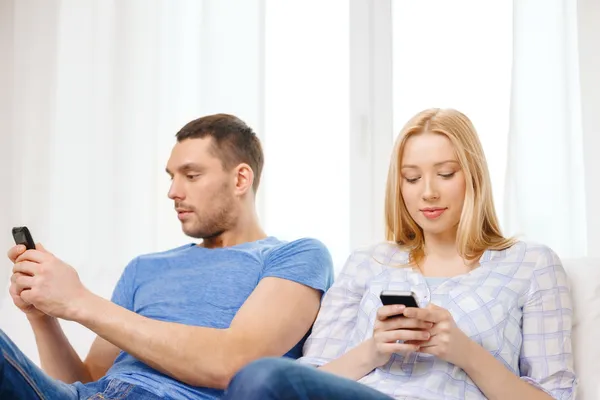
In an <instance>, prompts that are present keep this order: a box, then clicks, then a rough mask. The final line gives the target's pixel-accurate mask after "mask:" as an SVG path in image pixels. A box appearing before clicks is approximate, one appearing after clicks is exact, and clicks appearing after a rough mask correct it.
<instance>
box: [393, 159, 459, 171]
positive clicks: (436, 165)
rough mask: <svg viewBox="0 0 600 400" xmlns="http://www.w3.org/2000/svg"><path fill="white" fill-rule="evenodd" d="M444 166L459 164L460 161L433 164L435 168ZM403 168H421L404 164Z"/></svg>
mask: <svg viewBox="0 0 600 400" xmlns="http://www.w3.org/2000/svg"><path fill="white" fill-rule="evenodd" d="M444 164H458V161H456V160H446V161H440V162H438V163H435V164H433V166H434V167H439V166H440V165H444ZM402 168H403V169H404V168H419V167H418V166H417V165H412V164H404V165H403V166H402Z"/></svg>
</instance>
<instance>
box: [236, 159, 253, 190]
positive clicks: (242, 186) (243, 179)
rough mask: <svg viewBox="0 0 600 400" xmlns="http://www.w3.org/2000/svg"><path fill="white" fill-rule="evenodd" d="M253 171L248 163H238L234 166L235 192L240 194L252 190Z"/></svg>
mask: <svg viewBox="0 0 600 400" xmlns="http://www.w3.org/2000/svg"><path fill="white" fill-rule="evenodd" d="M253 183H254V171H252V168H250V166H249V165H248V164H244V163H242V164H240V165H238V166H237V167H236V168H235V192H236V194H238V195H240V196H242V195H244V194H246V193H248V192H251V191H252V184H253Z"/></svg>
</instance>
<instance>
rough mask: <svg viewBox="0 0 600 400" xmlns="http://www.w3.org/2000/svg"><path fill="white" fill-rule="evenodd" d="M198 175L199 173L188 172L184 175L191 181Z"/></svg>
mask: <svg viewBox="0 0 600 400" xmlns="http://www.w3.org/2000/svg"><path fill="white" fill-rule="evenodd" d="M199 176H200V175H199V174H188V175H186V176H185V177H186V178H188V180H190V181H193V180H194V179H196V178H198V177H199Z"/></svg>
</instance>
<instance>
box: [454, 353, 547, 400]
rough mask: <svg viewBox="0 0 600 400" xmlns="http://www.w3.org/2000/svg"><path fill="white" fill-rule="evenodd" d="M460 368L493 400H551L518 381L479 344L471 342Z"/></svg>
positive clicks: (516, 377) (541, 392) (523, 382)
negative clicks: (464, 362)
mask: <svg viewBox="0 0 600 400" xmlns="http://www.w3.org/2000/svg"><path fill="white" fill-rule="evenodd" d="M467 354H469V359H468V361H467V362H466V364H465V365H464V366H463V367H462V368H463V369H464V370H465V372H466V373H467V374H468V375H469V377H470V378H471V379H472V380H473V382H475V384H476V385H477V386H478V387H479V389H480V390H481V391H482V392H483V394H484V395H485V396H486V397H487V398H488V399H491V400H494V399H528V400H551V399H552V397H551V396H549V395H548V394H546V393H544V392H543V391H541V390H539V389H537V388H536V387H534V386H532V385H530V384H529V383H527V382H525V381H523V380H521V379H519V377H518V376H516V375H515V374H513V373H512V372H511V371H509V370H508V369H507V368H506V367H505V366H504V364H502V363H501V362H500V361H498V360H496V359H495V358H494V356H492V355H491V354H490V353H489V352H488V351H487V350H485V349H484V348H483V347H481V346H480V345H479V344H477V343H475V342H472V343H471V349H470V350H469V351H468V352H467Z"/></svg>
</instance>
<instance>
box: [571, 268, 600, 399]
mask: <svg viewBox="0 0 600 400" xmlns="http://www.w3.org/2000/svg"><path fill="white" fill-rule="evenodd" d="M563 265H564V267H565V270H566V271H567V274H568V276H569V281H570V282H571V293H572V297H573V303H574V310H575V315H574V318H573V354H574V359H575V372H576V373H577V375H578V376H579V390H578V393H577V394H578V396H577V399H578V400H597V399H600V371H599V370H598V367H599V366H600V259H591V258H582V259H565V260H563Z"/></svg>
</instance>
